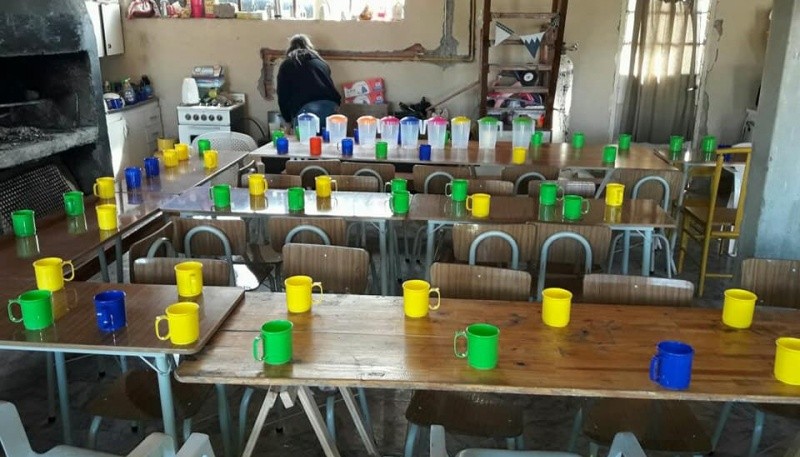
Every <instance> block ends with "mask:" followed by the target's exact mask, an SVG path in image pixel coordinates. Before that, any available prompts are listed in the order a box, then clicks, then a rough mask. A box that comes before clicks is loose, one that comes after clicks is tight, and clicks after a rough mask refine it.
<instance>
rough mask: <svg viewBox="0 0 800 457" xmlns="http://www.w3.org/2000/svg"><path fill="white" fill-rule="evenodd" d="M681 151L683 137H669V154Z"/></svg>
mask: <svg viewBox="0 0 800 457" xmlns="http://www.w3.org/2000/svg"><path fill="white" fill-rule="evenodd" d="M682 149H683V137H682V136H680V135H672V136H671V137H669V152H681V150H682Z"/></svg>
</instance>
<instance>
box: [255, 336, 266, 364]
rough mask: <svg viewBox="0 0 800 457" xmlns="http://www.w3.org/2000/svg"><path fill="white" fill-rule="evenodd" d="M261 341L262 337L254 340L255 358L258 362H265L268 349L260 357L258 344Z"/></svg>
mask: <svg viewBox="0 0 800 457" xmlns="http://www.w3.org/2000/svg"><path fill="white" fill-rule="evenodd" d="M259 341H261V335H258V336H257V337H255V338H253V358H254V359H256V361H258V362H263V361H264V359H265V358H266V357H267V351H266V347H265V348H264V353H263V354H261V355H260V356H259V355H258V346H259V345H258V342H259Z"/></svg>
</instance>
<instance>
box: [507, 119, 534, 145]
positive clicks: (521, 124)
mask: <svg viewBox="0 0 800 457" xmlns="http://www.w3.org/2000/svg"><path fill="white" fill-rule="evenodd" d="M511 128H512V130H511V148H512V149H513V148H525V149H528V143H530V141H531V135H533V130H534V128H533V119H531V118H529V117H528V116H519V117H516V118H514V120H513V121H511Z"/></svg>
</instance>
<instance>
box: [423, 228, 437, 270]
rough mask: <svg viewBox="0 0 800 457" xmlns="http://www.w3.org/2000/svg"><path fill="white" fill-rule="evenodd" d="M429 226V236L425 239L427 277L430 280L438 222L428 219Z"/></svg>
mask: <svg viewBox="0 0 800 457" xmlns="http://www.w3.org/2000/svg"><path fill="white" fill-rule="evenodd" d="M427 227H428V229H427V232H428V236H427V239H426V240H425V279H427V280H428V281H430V280H431V265H433V246H434V244H435V243H434V239H433V237H434V235H435V234H436V223H435V222H433V221H428V224H427Z"/></svg>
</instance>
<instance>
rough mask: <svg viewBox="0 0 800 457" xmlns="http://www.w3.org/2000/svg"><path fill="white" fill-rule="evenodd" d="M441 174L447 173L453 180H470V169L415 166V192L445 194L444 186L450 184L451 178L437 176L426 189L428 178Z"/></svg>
mask: <svg viewBox="0 0 800 457" xmlns="http://www.w3.org/2000/svg"><path fill="white" fill-rule="evenodd" d="M439 172H444V173H447V174H449V175H450V176H452V177H453V178H460V179H468V178H470V172H469V169H468V168H465V167H445V166H433V165H414V168H412V169H411V174H412V175H413V177H414V178H413V179H414V190H415V191H417V192H418V193H427V194H444V186H445V185H446V184H447V183H449V182H450V178H448V177H447V176H436V177H434V178H432V179H431V180H430V181H429V182H428V188H427V190H426V189H425V180H427V179H428V176H430V175H432V174H434V173H439Z"/></svg>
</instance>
